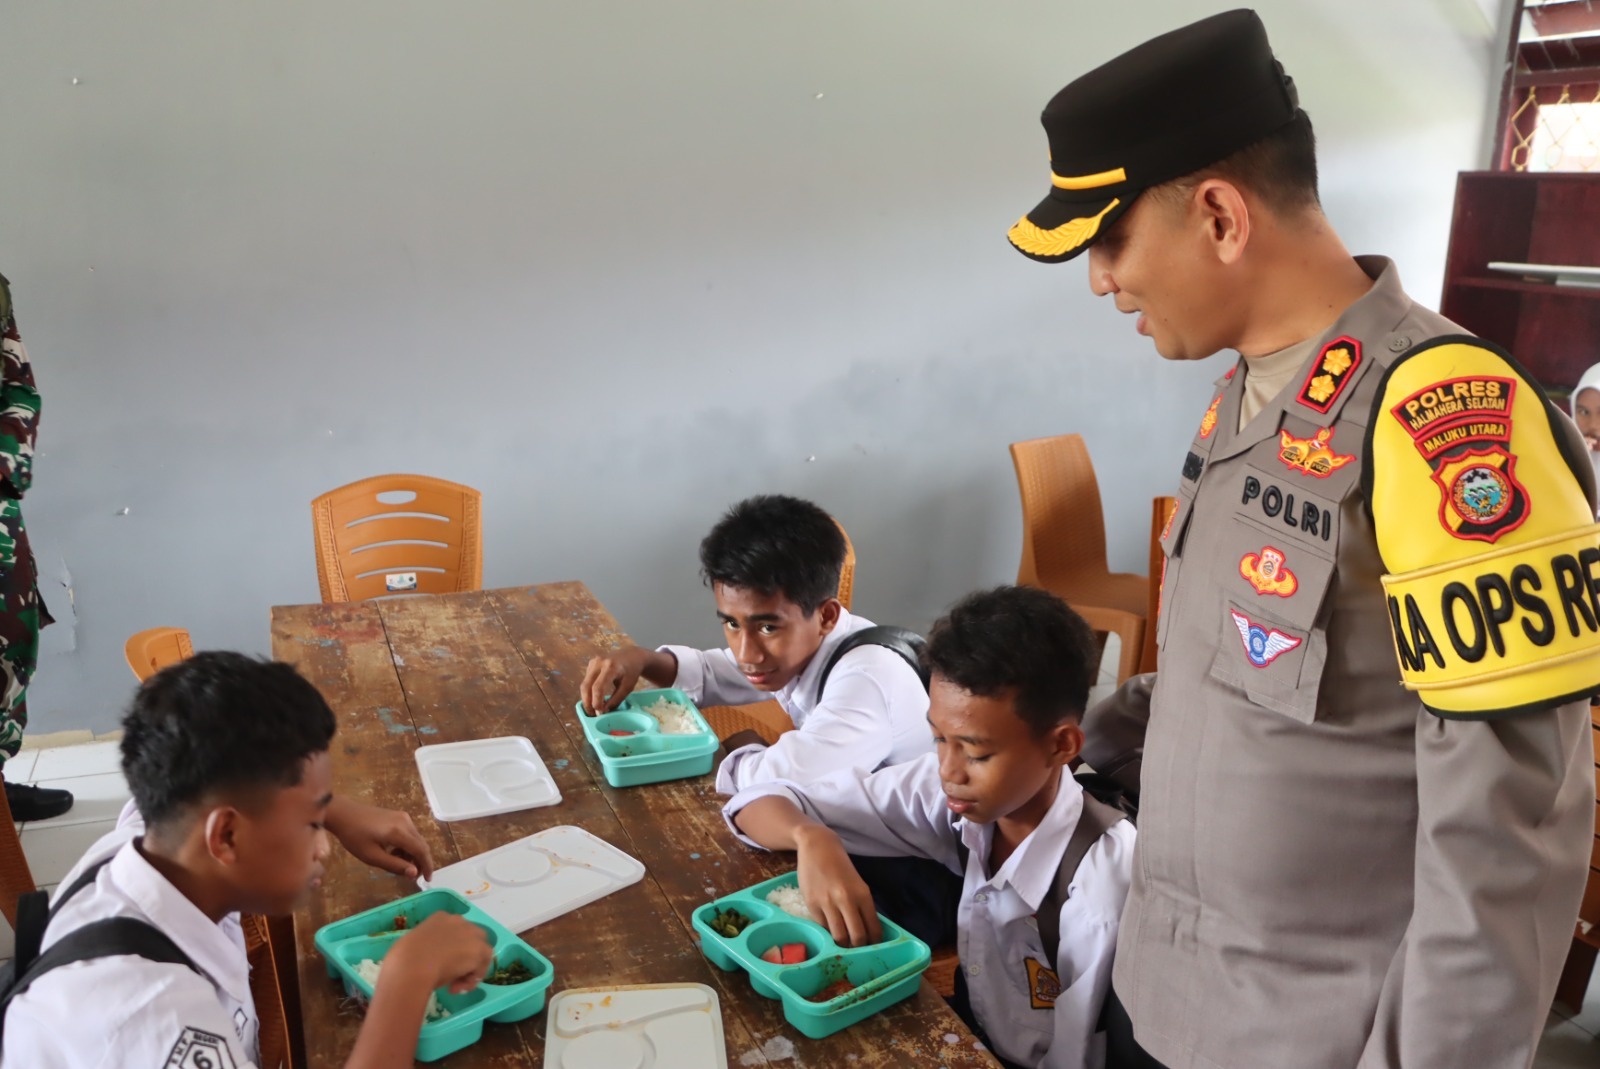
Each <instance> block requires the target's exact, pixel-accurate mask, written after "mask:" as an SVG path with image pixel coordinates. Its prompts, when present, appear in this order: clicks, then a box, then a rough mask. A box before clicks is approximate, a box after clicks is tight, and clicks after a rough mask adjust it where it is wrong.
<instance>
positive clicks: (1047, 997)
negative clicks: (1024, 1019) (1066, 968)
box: [1027, 958, 1061, 1010]
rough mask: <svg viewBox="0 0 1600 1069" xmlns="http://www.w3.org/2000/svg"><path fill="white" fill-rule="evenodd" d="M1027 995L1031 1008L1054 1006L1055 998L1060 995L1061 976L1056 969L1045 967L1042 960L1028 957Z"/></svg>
mask: <svg viewBox="0 0 1600 1069" xmlns="http://www.w3.org/2000/svg"><path fill="white" fill-rule="evenodd" d="M1027 962H1028V995H1029V998H1030V999H1032V1002H1033V1008H1034V1009H1036V1010H1048V1009H1052V1008H1054V1007H1055V1004H1056V999H1058V998H1060V997H1061V978H1060V977H1059V976H1057V975H1056V971H1055V970H1054V969H1051V968H1047V967H1046V966H1045V964H1044V962H1042V961H1039V960H1037V959H1035V958H1028V959H1027Z"/></svg>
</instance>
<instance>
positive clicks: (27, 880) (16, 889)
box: [0, 774, 38, 931]
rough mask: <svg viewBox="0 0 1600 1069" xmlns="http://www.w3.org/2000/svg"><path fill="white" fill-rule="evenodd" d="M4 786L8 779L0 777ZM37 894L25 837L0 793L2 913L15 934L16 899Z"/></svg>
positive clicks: (0, 900) (0, 903)
mask: <svg viewBox="0 0 1600 1069" xmlns="http://www.w3.org/2000/svg"><path fill="white" fill-rule="evenodd" d="M4 783H5V776H4V775H3V774H0V786H4ZM36 890H38V886H37V885H36V884H35V883H34V882H33V870H32V869H30V868H29V867H28V856H27V855H26V854H24V853H23V852H22V836H20V835H18V834H17V826H16V825H15V824H13V823H12V822H11V804H10V803H9V802H7V801H6V794H5V791H4V790H0V913H4V914H5V918H6V922H7V923H8V924H10V925H11V930H12V931H16V930H17V899H19V898H21V897H22V896H23V895H25V894H27V893H29V892H30V891H36Z"/></svg>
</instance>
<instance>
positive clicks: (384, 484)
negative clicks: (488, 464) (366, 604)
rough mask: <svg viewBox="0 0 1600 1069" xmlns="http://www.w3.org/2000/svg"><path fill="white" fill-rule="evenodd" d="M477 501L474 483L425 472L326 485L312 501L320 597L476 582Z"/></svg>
mask: <svg viewBox="0 0 1600 1069" xmlns="http://www.w3.org/2000/svg"><path fill="white" fill-rule="evenodd" d="M386 498H387V499H388V500H385V499H386ZM482 505H483V495H482V494H481V493H479V492H478V491H476V490H474V489H473V488H472V487H470V486H462V485H461V484H460V483H453V482H448V481H447V480H444V479H434V478H430V477H429V476H426V475H377V476H374V477H372V478H370V479H362V480H360V481H359V482H353V483H350V484H349V485H347V486H341V487H339V488H338V489H337V490H329V491H328V492H327V493H325V494H323V495H322V496H321V497H319V498H317V499H315V500H314V501H312V502H311V522H312V527H313V531H314V534H315V536H316V548H317V584H318V586H320V587H321V588H322V600H323V601H324V602H334V601H363V600H365V599H367V598H381V597H386V596H389V595H393V594H451V593H454V592H456V591H458V590H479V589H481V588H482V587H483V527H482V515H481V513H482Z"/></svg>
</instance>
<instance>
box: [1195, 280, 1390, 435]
mask: <svg viewBox="0 0 1600 1069" xmlns="http://www.w3.org/2000/svg"><path fill="white" fill-rule="evenodd" d="M1355 261H1356V263H1357V264H1359V265H1360V266H1361V269H1362V270H1363V271H1365V272H1366V273H1367V277H1368V278H1370V279H1372V288H1371V289H1369V290H1367V292H1366V293H1364V294H1362V295H1361V296H1360V297H1359V298H1357V299H1356V301H1355V303H1354V304H1352V305H1350V307H1349V308H1346V309H1345V310H1344V312H1343V314H1341V315H1340V316H1339V318H1338V319H1337V320H1335V321H1334V323H1333V325H1332V326H1330V327H1329V328H1328V329H1327V330H1325V331H1323V332H1322V333H1321V334H1320V335H1318V336H1317V343H1316V344H1315V345H1313V346H1312V347H1311V351H1310V352H1309V353H1308V354H1307V356H1306V363H1307V364H1308V365H1309V363H1310V362H1311V361H1312V360H1315V359H1318V358H1319V356H1320V354H1321V350H1322V348H1323V347H1324V346H1325V345H1327V344H1328V343H1329V342H1331V341H1333V340H1335V339H1336V338H1339V337H1340V336H1341V335H1350V336H1352V337H1355V338H1358V339H1361V340H1362V343H1363V344H1366V345H1375V344H1387V345H1391V347H1392V344H1399V346H1400V348H1401V349H1404V348H1407V347H1409V346H1410V344H1411V341H1410V339H1406V338H1399V337H1398V336H1396V335H1394V333H1393V331H1394V330H1395V328H1396V327H1397V326H1398V325H1399V324H1400V323H1401V321H1402V320H1404V319H1405V317H1406V316H1407V314H1409V312H1410V310H1411V298H1410V297H1409V296H1407V295H1406V292H1405V290H1404V289H1403V288H1402V287H1401V285H1400V272H1399V270H1398V269H1397V268H1396V267H1395V266H1394V261H1392V260H1390V259H1389V258H1388V257H1386V256H1357V257H1356V258H1355ZM1396 351H1398V350H1396ZM1384 355H1385V356H1387V355H1389V354H1388V353H1385V354H1384ZM1243 363H1244V358H1243V357H1240V358H1239V360H1238V361H1237V362H1236V363H1235V364H1234V366H1233V368H1232V369H1230V370H1229V371H1228V372H1227V373H1226V374H1225V375H1223V377H1221V378H1219V379H1217V381H1216V385H1217V387H1218V388H1220V389H1221V390H1222V391H1223V395H1222V401H1221V404H1220V405H1219V406H1218V409H1217V417H1218V425H1217V432H1218V434H1217V443H1216V445H1215V447H1214V448H1213V450H1212V453H1211V458H1210V459H1211V460H1213V461H1216V460H1226V459H1227V458H1229V457H1232V456H1237V455H1238V454H1240V453H1243V452H1244V451H1245V450H1247V449H1249V448H1251V447H1252V446H1254V445H1257V444H1259V443H1260V442H1263V441H1265V440H1266V439H1268V438H1270V437H1272V436H1274V435H1276V434H1277V433H1278V428H1279V426H1280V425H1281V424H1282V422H1283V416H1284V415H1285V414H1287V413H1290V412H1293V413H1295V414H1296V415H1299V416H1300V417H1302V418H1304V419H1308V420H1311V421H1312V422H1315V423H1318V424H1320V425H1323V426H1326V425H1329V424H1331V423H1332V422H1333V421H1334V420H1335V419H1336V418H1337V417H1338V415H1339V411H1340V409H1341V408H1342V407H1343V405H1344V403H1345V401H1347V400H1348V399H1349V398H1350V396H1351V395H1352V394H1354V393H1355V386H1356V382H1357V380H1358V379H1359V377H1361V376H1364V375H1366V374H1368V373H1372V368H1373V366H1374V364H1376V363H1377V360H1376V354H1373V355H1371V356H1368V357H1366V358H1364V359H1363V360H1362V362H1361V365H1360V367H1358V368H1357V369H1356V370H1355V371H1354V372H1353V375H1352V378H1351V381H1350V383H1349V385H1348V386H1347V387H1346V388H1345V389H1343V390H1341V391H1340V393H1339V397H1338V399H1337V402H1336V405H1335V406H1334V407H1333V408H1332V409H1331V410H1330V411H1329V412H1328V413H1326V414H1325V415H1319V414H1318V413H1316V412H1313V411H1311V410H1310V409H1307V408H1304V407H1303V406H1301V405H1300V404H1299V403H1298V400H1299V394H1300V388H1301V386H1302V385H1303V384H1304V383H1303V380H1304V378H1305V376H1304V375H1303V374H1298V375H1294V376H1292V377H1291V378H1290V379H1289V383H1288V385H1286V386H1285V387H1284V388H1283V389H1282V390H1281V391H1279V393H1278V395H1277V396H1276V397H1274V398H1273V399H1272V400H1271V401H1268V402H1267V403H1266V404H1265V405H1263V406H1262V408H1261V411H1260V412H1257V413H1256V415H1255V418H1254V419H1252V420H1251V421H1250V422H1249V424H1247V425H1246V426H1245V428H1244V430H1242V431H1240V430H1237V428H1238V426H1239V406H1240V405H1241V404H1243V401H1244V385H1245V379H1246V377H1247V376H1246V375H1244V374H1238V372H1240V371H1242V370H1243V368H1242V367H1241V365H1242V364H1243ZM1381 373H1382V372H1381V371H1380V372H1376V374H1381Z"/></svg>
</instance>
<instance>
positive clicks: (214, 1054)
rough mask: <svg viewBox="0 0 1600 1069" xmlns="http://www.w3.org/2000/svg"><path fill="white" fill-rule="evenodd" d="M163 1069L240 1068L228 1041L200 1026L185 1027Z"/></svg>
mask: <svg viewBox="0 0 1600 1069" xmlns="http://www.w3.org/2000/svg"><path fill="white" fill-rule="evenodd" d="M162 1069H239V1063H238V1062H236V1061H234V1060H233V1051H232V1050H231V1049H230V1048H229V1047H228V1041H227V1040H226V1039H223V1038H222V1037H221V1036H219V1035H215V1034H213V1033H211V1032H207V1031H204V1030H203V1029H199V1028H185V1029H184V1030H183V1034H182V1035H180V1036H179V1037H178V1041H177V1042H176V1043H174V1044H173V1045H172V1051H171V1052H170V1053H169V1054H168V1055H167V1060H166V1061H165V1062H164V1063H163V1064H162Z"/></svg>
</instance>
